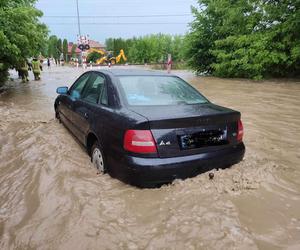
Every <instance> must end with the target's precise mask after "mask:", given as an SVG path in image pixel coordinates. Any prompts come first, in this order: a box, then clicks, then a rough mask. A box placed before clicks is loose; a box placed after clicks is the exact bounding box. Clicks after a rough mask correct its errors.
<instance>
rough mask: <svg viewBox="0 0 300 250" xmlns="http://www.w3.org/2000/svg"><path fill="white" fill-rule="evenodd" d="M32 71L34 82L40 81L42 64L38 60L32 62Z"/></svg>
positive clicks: (34, 59)
mask: <svg viewBox="0 0 300 250" xmlns="http://www.w3.org/2000/svg"><path fill="white" fill-rule="evenodd" d="M32 71H33V75H34V80H35V81H37V80H40V79H41V77H40V74H41V63H40V61H39V60H38V59H37V58H33V60H32Z"/></svg>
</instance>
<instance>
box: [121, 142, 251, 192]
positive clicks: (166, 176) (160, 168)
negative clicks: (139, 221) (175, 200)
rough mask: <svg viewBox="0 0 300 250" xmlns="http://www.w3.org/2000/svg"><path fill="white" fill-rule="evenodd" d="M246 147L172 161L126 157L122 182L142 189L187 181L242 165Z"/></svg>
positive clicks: (173, 158)
mask: <svg viewBox="0 0 300 250" xmlns="http://www.w3.org/2000/svg"><path fill="white" fill-rule="evenodd" d="M244 154H245V146H244V144H243V143H240V144H238V145H235V146H232V147H230V148H226V149H223V150H218V151H214V152H209V153H203V154H197V155H189V156H183V157H172V158H139V157H133V156H126V157H125V158H123V160H122V168H123V171H124V170H125V173H124V174H125V175H123V176H122V177H123V178H122V179H123V180H124V181H126V182H128V183H130V184H133V185H136V186H139V187H156V186H160V185H161V184H164V183H169V182H171V181H173V180H174V179H185V178H189V177H193V176H196V175H198V174H200V173H203V172H207V171H209V170H212V169H214V168H226V167H229V166H231V165H233V164H235V163H238V162H239V161H241V160H242V159H243V157H244Z"/></svg>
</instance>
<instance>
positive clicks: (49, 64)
mask: <svg viewBox="0 0 300 250" xmlns="http://www.w3.org/2000/svg"><path fill="white" fill-rule="evenodd" d="M47 65H48V69H49V68H50V66H51V63H50V58H49V57H48V59H47Z"/></svg>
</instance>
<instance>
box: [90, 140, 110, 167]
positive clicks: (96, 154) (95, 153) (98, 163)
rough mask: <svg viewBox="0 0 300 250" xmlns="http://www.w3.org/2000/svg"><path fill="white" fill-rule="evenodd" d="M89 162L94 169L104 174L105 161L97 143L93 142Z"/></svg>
mask: <svg viewBox="0 0 300 250" xmlns="http://www.w3.org/2000/svg"><path fill="white" fill-rule="evenodd" d="M91 161H92V163H93V165H94V167H95V168H96V169H97V170H98V171H99V172H100V173H105V172H106V166H105V160H104V155H103V151H102V149H101V147H100V146H99V144H98V142H95V143H94V145H93V147H92V150H91Z"/></svg>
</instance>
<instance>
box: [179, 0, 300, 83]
mask: <svg viewBox="0 0 300 250" xmlns="http://www.w3.org/2000/svg"><path fill="white" fill-rule="evenodd" d="M198 4H199V8H193V9H192V12H193V14H194V16H195V20H194V21H193V23H192V24H191V32H190V33H189V34H188V35H187V36H186V38H185V44H186V46H185V47H186V53H185V54H186V57H185V58H186V59H187V60H188V63H189V65H190V66H191V67H192V68H194V69H195V70H196V71H198V72H207V73H211V74H214V75H217V76H221V77H247V78H255V79H261V78H264V77H270V76H275V77H276V76H296V75H300V1H299V0H281V1H276V0H233V1H228V0H218V1H216V0H198Z"/></svg>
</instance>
